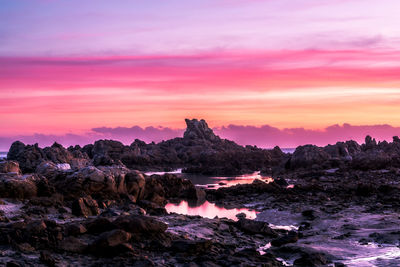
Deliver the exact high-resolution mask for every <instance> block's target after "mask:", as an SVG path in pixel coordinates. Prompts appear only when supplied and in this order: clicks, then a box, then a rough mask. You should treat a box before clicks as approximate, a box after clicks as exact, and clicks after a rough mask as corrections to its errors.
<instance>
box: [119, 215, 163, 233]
mask: <svg viewBox="0 0 400 267" xmlns="http://www.w3.org/2000/svg"><path fill="white" fill-rule="evenodd" d="M113 223H114V224H115V225H116V226H117V227H118V228H119V229H123V230H125V231H127V232H129V233H142V234H155V233H163V232H165V230H167V228H168V226H167V225H166V224H165V223H163V222H161V221H158V220H156V219H154V218H152V217H149V216H143V215H129V216H120V217H118V218H117V219H116V220H115V221H114V222H113Z"/></svg>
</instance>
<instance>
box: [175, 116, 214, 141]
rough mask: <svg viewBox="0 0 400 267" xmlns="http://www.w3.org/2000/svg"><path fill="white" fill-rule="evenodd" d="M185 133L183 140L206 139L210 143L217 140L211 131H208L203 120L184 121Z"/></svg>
mask: <svg viewBox="0 0 400 267" xmlns="http://www.w3.org/2000/svg"><path fill="white" fill-rule="evenodd" d="M185 122H186V131H185V133H184V134H183V138H185V139H206V140H210V141H215V140H218V139H219V137H218V136H216V135H215V134H214V132H213V130H212V129H210V128H209V127H208V125H207V122H206V121H205V120H200V121H199V120H197V119H192V120H189V119H185Z"/></svg>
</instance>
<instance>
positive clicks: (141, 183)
mask: <svg viewBox="0 0 400 267" xmlns="http://www.w3.org/2000/svg"><path fill="white" fill-rule="evenodd" d="M145 185H146V180H145V178H144V176H143V174H141V173H140V172H129V173H127V174H126V175H125V187H126V193H127V194H128V195H130V196H132V198H131V199H132V200H133V202H137V201H139V200H142V199H143V198H144V195H145V192H144V191H145Z"/></svg>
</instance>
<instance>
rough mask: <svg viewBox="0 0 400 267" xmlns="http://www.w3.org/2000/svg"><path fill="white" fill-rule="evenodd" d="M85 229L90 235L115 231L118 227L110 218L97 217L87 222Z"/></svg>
mask: <svg viewBox="0 0 400 267" xmlns="http://www.w3.org/2000/svg"><path fill="white" fill-rule="evenodd" d="M85 228H86V229H87V231H88V233H90V234H98V233H103V232H107V231H111V230H114V229H115V228H116V226H115V224H113V223H112V222H111V219H109V218H105V217H97V218H95V219H94V220H92V221H89V222H87V223H86V224H85Z"/></svg>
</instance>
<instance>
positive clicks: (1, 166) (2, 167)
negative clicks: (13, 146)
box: [0, 160, 21, 174]
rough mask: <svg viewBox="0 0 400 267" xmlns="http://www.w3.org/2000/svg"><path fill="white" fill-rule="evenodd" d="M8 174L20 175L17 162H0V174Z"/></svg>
mask: <svg viewBox="0 0 400 267" xmlns="http://www.w3.org/2000/svg"><path fill="white" fill-rule="evenodd" d="M9 172H12V173H16V174H21V169H20V168H19V163H18V162H17V161H12V160H7V161H0V173H9Z"/></svg>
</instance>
